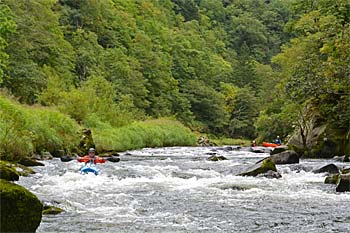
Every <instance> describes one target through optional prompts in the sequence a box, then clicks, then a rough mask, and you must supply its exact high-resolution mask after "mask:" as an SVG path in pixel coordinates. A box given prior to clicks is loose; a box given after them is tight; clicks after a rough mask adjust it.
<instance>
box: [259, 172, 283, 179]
mask: <svg viewBox="0 0 350 233" xmlns="http://www.w3.org/2000/svg"><path fill="white" fill-rule="evenodd" d="M257 177H265V178H269V179H279V178H282V175H281V174H280V173H279V172H275V171H272V170H268V171H267V172H265V173H262V174H259V175H257Z"/></svg>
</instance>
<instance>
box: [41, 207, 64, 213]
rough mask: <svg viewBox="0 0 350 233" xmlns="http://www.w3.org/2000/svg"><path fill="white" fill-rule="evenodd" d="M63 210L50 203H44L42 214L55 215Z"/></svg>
mask: <svg viewBox="0 0 350 233" xmlns="http://www.w3.org/2000/svg"><path fill="white" fill-rule="evenodd" d="M63 211H64V210H63V209H61V208H58V207H55V206H51V205H44V208H43V211H42V213H43V215H56V214H60V213H62V212H63Z"/></svg>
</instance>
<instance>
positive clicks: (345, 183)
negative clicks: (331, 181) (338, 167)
mask: <svg viewBox="0 0 350 233" xmlns="http://www.w3.org/2000/svg"><path fill="white" fill-rule="evenodd" d="M336 191H337V192H350V173H347V174H340V176H339V179H338V182H337V188H336Z"/></svg>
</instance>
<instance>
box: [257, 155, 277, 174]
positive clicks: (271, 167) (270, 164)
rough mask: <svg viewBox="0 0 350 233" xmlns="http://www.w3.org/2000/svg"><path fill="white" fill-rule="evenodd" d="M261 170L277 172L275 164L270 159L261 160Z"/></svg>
mask: <svg viewBox="0 0 350 233" xmlns="http://www.w3.org/2000/svg"><path fill="white" fill-rule="evenodd" d="M261 169H263V170H265V171H268V170H271V171H275V172H277V169H276V165H275V163H274V162H273V161H272V159H270V158H268V159H264V160H263V163H262V166H261Z"/></svg>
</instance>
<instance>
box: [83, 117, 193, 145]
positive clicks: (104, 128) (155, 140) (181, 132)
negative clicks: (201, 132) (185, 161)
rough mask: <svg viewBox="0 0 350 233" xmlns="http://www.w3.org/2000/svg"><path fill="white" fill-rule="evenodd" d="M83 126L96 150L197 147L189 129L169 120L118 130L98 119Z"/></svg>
mask: <svg viewBox="0 0 350 233" xmlns="http://www.w3.org/2000/svg"><path fill="white" fill-rule="evenodd" d="M86 124H87V126H88V127H89V128H91V129H92V133H93V138H94V141H95V144H96V147H97V150H98V151H109V150H115V151H125V150H131V149H139V148H144V147H166V146H193V145H195V144H196V136H195V135H194V134H193V133H192V132H191V131H190V130H189V129H188V128H186V127H185V126H183V125H182V124H181V123H179V122H178V121H175V120H170V119H157V120H149V121H143V122H134V123H132V124H130V125H126V126H123V127H119V128H113V127H111V125H109V124H107V123H104V122H101V121H99V120H98V119H89V120H88V121H87V122H86Z"/></svg>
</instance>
